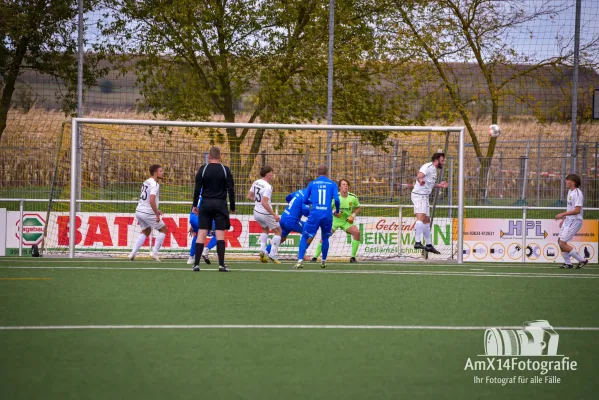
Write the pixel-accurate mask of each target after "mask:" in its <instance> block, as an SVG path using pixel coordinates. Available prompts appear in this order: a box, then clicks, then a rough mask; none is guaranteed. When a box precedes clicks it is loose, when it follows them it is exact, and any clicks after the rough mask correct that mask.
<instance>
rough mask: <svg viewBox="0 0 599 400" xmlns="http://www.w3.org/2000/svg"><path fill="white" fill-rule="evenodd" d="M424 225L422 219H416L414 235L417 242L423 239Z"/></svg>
mask: <svg viewBox="0 0 599 400" xmlns="http://www.w3.org/2000/svg"><path fill="white" fill-rule="evenodd" d="M423 227H424V224H423V223H422V221H416V226H415V227H414V235H415V239H416V241H417V242H420V241H421V240H422V231H423Z"/></svg>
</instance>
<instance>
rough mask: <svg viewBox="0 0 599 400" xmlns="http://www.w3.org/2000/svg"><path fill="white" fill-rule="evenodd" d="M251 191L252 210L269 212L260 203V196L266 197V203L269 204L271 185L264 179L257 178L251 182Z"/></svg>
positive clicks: (263, 212)
mask: <svg viewBox="0 0 599 400" xmlns="http://www.w3.org/2000/svg"><path fill="white" fill-rule="evenodd" d="M251 191H252V193H254V211H256V212H258V213H260V214H267V215H269V214H270V213H269V212H268V211H266V209H265V208H264V206H263V205H262V197H268V204H269V205H270V199H272V186H271V185H270V183H268V182H266V181H265V180H264V179H258V180H257V181H256V182H254V183H253V184H252V189H251Z"/></svg>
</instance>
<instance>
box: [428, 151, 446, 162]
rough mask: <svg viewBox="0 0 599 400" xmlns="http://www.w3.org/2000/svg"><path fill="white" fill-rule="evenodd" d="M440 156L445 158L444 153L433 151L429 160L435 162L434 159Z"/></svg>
mask: <svg viewBox="0 0 599 400" xmlns="http://www.w3.org/2000/svg"><path fill="white" fill-rule="evenodd" d="M441 157H443V158H445V153H435V154H433V156H432V157H431V161H432V162H435V160H439V159H441Z"/></svg>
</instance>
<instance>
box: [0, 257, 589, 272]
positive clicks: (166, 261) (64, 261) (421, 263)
mask: <svg viewBox="0 0 599 400" xmlns="http://www.w3.org/2000/svg"><path fill="white" fill-rule="evenodd" d="M34 261H36V262H40V263H44V264H48V263H55V264H56V263H60V264H73V263H77V264H98V263H106V264H111V263H115V264H120V263H123V264H131V265H133V264H156V262H155V261H153V260H151V259H149V258H147V257H146V258H141V259H139V260H138V259H136V260H135V261H134V262H131V261H129V260H127V259H125V258H118V259H105V258H99V259H92V260H90V259H81V258H75V259H52V258H41V259H37V260H34ZM186 261H187V260H186V259H163V260H162V263H163V264H168V265H171V264H177V265H186V264H185V262H186ZM281 261H282V262H283V264H282V265H289V266H291V265H293V264H294V263H295V261H291V260H281ZM31 262H32V260H31V258H27V259H23V257H19V258H14V257H0V265H2V264H3V263H31ZM251 262H252V261H247V260H246V261H240V260H230V261H227V264H229V265H236V264H243V265H247V264H249V263H251ZM305 263H306V265H310V264H311V263H309V262H307V261H306V262H305ZM256 264H259V262H258V261H256ZM360 264H361V265H364V266H373V267H423V266H426V267H427V268H429V267H430V268H440V267H442V268H454V267H455V268H460V267H461V268H463V267H471V268H481V267H482V268H517V269H556V268H558V267H559V265H561V264H560V263H554V264H548V265H546V266H539V265H538V264H536V265H535V264H534V263H517V262H506V263H499V262H498V263H465V264H461V265H460V264H457V263H451V262H447V263H439V262H433V263H426V262H424V261H398V262H396V263H391V262H384V263H383V262H381V263H380V262H378V261H364V262H362V263H360ZM313 265H318V264H313ZM330 265H331V266H333V267H334V266H349V267H352V268H355V267H356V264H350V263H347V262H331V263H330ZM533 265H534V266H533ZM584 268H585V269H586V270H593V269H597V270H599V268H598V267H597V266H596V264H592V265H587V266H585V267H584Z"/></svg>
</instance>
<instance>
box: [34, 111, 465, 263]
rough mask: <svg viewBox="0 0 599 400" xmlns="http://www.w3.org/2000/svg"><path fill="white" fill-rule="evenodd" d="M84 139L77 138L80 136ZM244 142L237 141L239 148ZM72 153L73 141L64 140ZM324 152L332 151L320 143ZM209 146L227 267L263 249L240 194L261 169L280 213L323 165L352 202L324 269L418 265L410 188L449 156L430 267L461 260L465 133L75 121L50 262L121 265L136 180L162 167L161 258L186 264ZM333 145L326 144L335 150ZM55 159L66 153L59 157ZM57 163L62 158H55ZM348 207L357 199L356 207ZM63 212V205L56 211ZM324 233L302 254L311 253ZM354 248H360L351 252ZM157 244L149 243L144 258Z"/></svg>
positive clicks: (285, 255)
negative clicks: (225, 213)
mask: <svg viewBox="0 0 599 400" xmlns="http://www.w3.org/2000/svg"><path fill="white" fill-rule="evenodd" d="M78 137H79V139H78ZM240 138H242V139H240ZM65 143H67V146H69V144H68V141H66V142H65ZM327 143H330V146H327ZM213 144H216V145H217V146H219V147H220V148H221V151H222V162H223V163H224V164H225V165H228V166H230V168H231V171H232V173H233V175H234V178H235V187H236V203H237V207H236V214H234V215H232V216H231V229H230V230H229V231H228V232H226V238H225V242H226V246H227V257H228V258H234V257H238V258H245V259H248V258H253V257H255V256H256V255H257V254H258V252H259V246H260V245H259V242H258V237H259V235H260V233H261V228H260V226H259V225H258V224H257V222H256V221H254V219H253V217H252V214H253V203H252V202H250V201H249V200H247V199H246V194H247V192H248V190H249V188H250V186H251V184H252V182H253V181H254V180H256V179H259V170H260V167H262V166H263V165H270V166H272V167H273V169H274V172H275V179H274V180H273V182H272V186H273V196H272V198H271V203H272V207H273V210H275V211H276V212H277V213H278V214H279V215H281V214H282V212H283V210H284V209H285V207H286V206H287V204H286V202H285V197H286V195H287V194H288V193H292V192H294V191H296V190H298V189H302V188H304V187H305V182H307V181H309V180H312V179H315V178H316V168H317V166H318V165H319V164H325V165H328V167H329V177H330V178H331V179H332V180H335V181H340V180H344V181H345V182H346V183H347V185H348V186H349V189H348V191H349V193H351V194H352V196H354V197H353V198H355V200H352V201H353V203H352V202H350V203H347V202H346V205H347V204H350V205H349V207H350V208H352V209H351V210H350V211H354V210H355V208H357V207H356V206H357V205H358V204H359V210H355V211H356V212H355V213H354V214H357V215H356V216H355V219H354V222H353V225H354V226H355V228H352V229H353V230H354V234H355V232H356V231H357V232H358V234H359V240H357V241H356V239H355V238H354V236H353V235H352V234H350V233H348V230H349V229H348V226H349V225H344V226H338V229H337V231H336V232H335V233H334V234H333V236H332V238H331V239H330V240H331V241H330V250H329V260H336V259H338V260H344V261H347V260H348V258H349V257H350V256H352V255H353V254H356V256H357V259H358V260H402V259H423V253H422V251H419V250H415V249H414V236H415V235H414V228H415V225H416V220H415V217H414V208H413V206H412V202H411V191H412V187H413V185H414V182H415V180H416V176H417V174H418V171H419V169H420V168H421V167H422V165H424V164H426V163H427V162H429V161H430V160H431V156H432V155H433V154H434V153H437V152H443V153H444V154H445V156H446V157H445V165H444V168H443V169H440V170H437V181H438V182H441V181H445V182H447V183H448V188H442V189H434V190H433V192H432V193H431V195H430V216H431V220H432V221H431V229H430V231H431V241H432V244H433V245H434V246H435V247H436V248H437V249H438V250H439V251H440V252H441V254H439V255H435V254H430V253H429V254H428V255H429V258H430V259H432V260H454V261H456V262H458V263H461V262H462V259H463V253H462V248H463V245H462V244H463V235H462V232H463V226H464V225H463V218H464V212H463V210H464V129H463V128H461V127H443V126H360V125H308V124H258V123H257V124H250V123H219V122H184V121H157V120H123V119H94V118H74V119H73V120H72V124H71V141H70V159H69V160H67V161H68V165H69V166H68V167H65V169H66V168H68V169H69V170H68V171H66V170H65V171H63V173H66V174H68V175H70V182H69V187H66V188H64V189H66V190H63V192H64V193H70V204H69V210H68V212H66V210H64V208H61V207H57V206H53V205H52V203H51V204H50V206H49V207H48V209H49V210H51V211H50V212H49V213H48V218H47V229H46V231H47V234H46V237H45V239H44V246H43V248H44V251H45V252H46V253H54V254H64V255H68V256H69V257H75V256H92V255H95V256H103V257H107V256H111V257H125V256H126V255H127V253H128V252H129V251H130V249H131V247H132V246H133V243H134V241H135V240H136V238H137V237H138V236H139V234H140V232H141V229H140V227H139V225H138V222H137V221H136V219H135V209H136V205H137V203H138V201H139V198H140V188H141V186H142V183H143V182H144V181H145V180H146V179H147V178H148V177H149V172H148V168H149V166H150V165H151V164H160V165H161V166H162V167H163V169H164V179H163V182H161V185H160V195H159V198H160V203H159V208H160V210H161V211H163V213H164V215H163V221H164V222H165V224H166V226H167V227H168V231H169V232H168V234H167V236H166V238H165V240H164V243H163V245H162V248H161V251H160V253H161V257H162V258H181V259H185V258H187V257H188V255H189V248H190V243H191V240H192V237H191V236H190V233H189V218H190V210H191V206H192V205H191V202H192V194H193V189H194V176H195V173H196V172H197V170H198V168H199V167H200V166H201V165H203V164H204V163H206V162H207V154H208V150H209V148H210V147H211V146H212V145H213ZM328 147H330V151H327V150H329V149H328ZM63 153H65V154H64V155H61V159H63V160H65V159H66V157H67V156H68V155H69V154H68V153H67V152H65V151H64V149H63ZM57 157H58V156H57ZM353 198H352V199H353ZM56 204H59V203H56ZM299 239H300V235H299V234H298V233H296V232H292V233H291V234H290V235H289V236H288V238H287V240H286V241H285V242H284V243H282V244H281V247H280V251H279V254H280V258H281V259H290V260H291V259H295V258H296V257H297V249H298V244H299ZM319 241H320V236H317V237H315V239H314V242H313V243H312V245H311V246H310V248H309V249H308V252H307V256H308V257H309V258H311V257H313V256H314V255H316V254H315V252H317V248H318V242H319ZM356 242H357V243H356ZM152 244H153V237H152V236H150V237H149V238H148V239H147V241H146V243H144V246H143V247H142V250H141V252H140V255H143V254H147V253H148V251H149V246H151V245H152Z"/></svg>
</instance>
